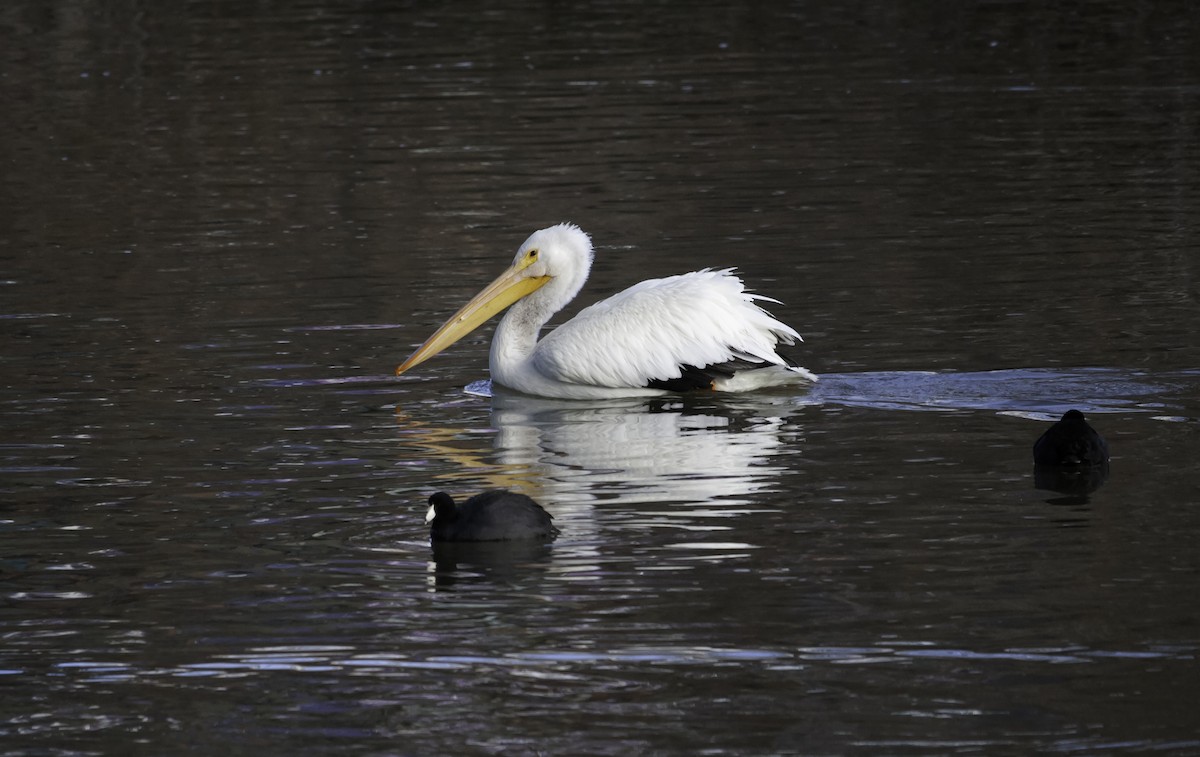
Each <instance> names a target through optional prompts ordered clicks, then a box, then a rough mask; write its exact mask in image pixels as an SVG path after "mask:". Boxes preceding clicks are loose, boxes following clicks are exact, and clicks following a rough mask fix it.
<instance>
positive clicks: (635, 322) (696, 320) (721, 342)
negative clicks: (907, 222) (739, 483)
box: [533, 268, 815, 388]
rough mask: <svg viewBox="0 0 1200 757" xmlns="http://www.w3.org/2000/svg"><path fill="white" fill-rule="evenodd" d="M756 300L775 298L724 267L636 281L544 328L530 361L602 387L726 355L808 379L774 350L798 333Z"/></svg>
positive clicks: (550, 372)
mask: <svg viewBox="0 0 1200 757" xmlns="http://www.w3.org/2000/svg"><path fill="white" fill-rule="evenodd" d="M756 300H765V301H769V302H777V301H776V300H772V299H770V298H769V297H762V296H760V295H754V294H750V293H749V292H747V291H746V288H745V286H744V285H743V284H742V281H741V279H739V278H738V277H737V276H735V275H734V274H733V269H731V268H730V269H725V270H719V271H714V270H710V269H705V270H703V271H696V272H694V273H685V274H683V275H681V276H671V277H668V278H665V279H650V280H648V281H643V282H641V283H639V284H635V285H634V286H632V287H630V288H628V289H626V290H625V291H623V292H619V293H618V294H615V295H613V296H612V297H609V298H608V299H606V300H603V301H601V302H597V303H596V304H595V305H592V306H590V307H587V308H585V309H583V310H582V311H580V313H579V315H577V316H575V317H574V318H572V319H571V320H570V321H568V322H567V323H564V324H563V325H561V326H559V327H558V328H557V329H555V330H553V331H551V332H550V333H549V334H547V335H546V336H545V337H544V338H543V339H542V340H541V341H540V342H538V345H537V348H536V349H535V350H534V354H533V365H534V367H535V369H536V370H537V371H538V372H539V373H541V374H542V375H543V376H545V377H547V378H550V379H553V380H557V381H564V382H568V383H572V384H584V385H592V386H604V387H644V386H646V384H647V382H649V381H652V380H656V379H657V380H668V379H674V378H679V377H680V376H681V375H682V373H683V366H693V367H695V368H704V367H706V366H712V365H719V364H721V363H727V362H729V361H731V360H743V361H748V362H750V363H759V364H764V365H767V364H772V365H776V366H780V367H781V368H784V369H786V370H787V371H790V372H792V373H793V374H798V375H793V376H792V378H793V379H795V378H801V377H802V378H805V379H809V380H813V379H815V377H814V376H813V375H812V374H811V373H809V372H808V371H805V370H804V369H802V368H794V367H791V366H789V365H788V363H787V361H786V360H784V359H783V358H782V357H780V356H779V355H778V354H777V353H776V351H775V347H776V345H777V344H778V343H779V342H783V343H785V344H793V343H795V342H796V341H797V340H799V339H800V335H799V334H797V333H796V331H795V330H794V329H793V328H791V327H790V326H788V325H787V324H784V323H782V322H780V321H778V320H776V319H775V318H774V316H772V315H771V314H770V313H768V312H767V311H765V310H763V309H762V308H761V307H759V306H758V305H756V304H755V301H756ZM718 388H726V387H721V386H719V385H718ZM730 388H732V387H730Z"/></svg>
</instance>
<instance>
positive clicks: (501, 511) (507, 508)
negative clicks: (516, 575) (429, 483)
mask: <svg viewBox="0 0 1200 757" xmlns="http://www.w3.org/2000/svg"><path fill="white" fill-rule="evenodd" d="M552 519H553V516H552V515H550V513H548V512H546V511H545V510H543V509H542V506H541V505H539V504H538V503H537V502H534V501H533V500H532V499H530V498H529V497H526V496H525V495H524V494H517V493H516V492H510V491H507V490H504V489H497V490H495V491H490V492H484V493H483V494H476V495H475V496H474V497H471V498H470V499H468V500H467V501H466V502H464V503H462V504H461V505H456V504H455V503H454V500H453V499H452V498H451V497H450V495H449V494H447V493H445V492H438V493H437V494H434V495H433V496H432V497H430V498H429V513H428V515H426V516H425V522H426V523H428V524H429V538H430V539H432V540H433V541H512V540H515V539H552V538H554V537H555V536H557V535H558V529H557V528H555V527H554V525H553V524H552V523H551V522H550V521H551V520H552Z"/></svg>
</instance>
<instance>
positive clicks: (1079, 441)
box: [1033, 410, 1108, 467]
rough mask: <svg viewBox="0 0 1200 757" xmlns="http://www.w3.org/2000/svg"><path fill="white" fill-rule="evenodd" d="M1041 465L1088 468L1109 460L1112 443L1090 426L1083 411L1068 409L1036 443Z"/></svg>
mask: <svg viewBox="0 0 1200 757" xmlns="http://www.w3.org/2000/svg"><path fill="white" fill-rule="evenodd" d="M1033 462H1034V463H1035V464H1037V465H1062V466H1075V467H1084V466H1089V465H1103V464H1104V463H1106V462H1108V442H1106V441H1104V437H1102V436H1100V434H1098V433H1096V429H1094V428H1092V427H1091V426H1089V425H1088V422H1087V421H1086V420H1084V417H1083V413H1081V412H1079V411H1078V410H1068V411H1067V412H1066V413H1064V414H1063V417H1062V420H1060V421H1059V422H1058V423H1055V424H1054V425H1053V426H1051V427H1050V428H1048V429H1046V433H1044V434H1042V435H1041V437H1040V438H1039V439H1038V440H1037V441H1036V442H1034V444H1033Z"/></svg>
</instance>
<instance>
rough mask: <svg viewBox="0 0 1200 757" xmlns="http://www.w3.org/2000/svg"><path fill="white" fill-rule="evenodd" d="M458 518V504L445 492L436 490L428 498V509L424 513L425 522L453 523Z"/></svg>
mask: <svg viewBox="0 0 1200 757" xmlns="http://www.w3.org/2000/svg"><path fill="white" fill-rule="evenodd" d="M457 518H458V505H456V504H454V498H453V497H451V496H450V495H449V494H447V493H446V492H437V493H436V494H434V495H432V496H431V497H430V498H429V511H428V512H426V513H425V522H426V523H428V524H434V523H447V524H449V523H453V522H454V521H455V520H456V519H457Z"/></svg>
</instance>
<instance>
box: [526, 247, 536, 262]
mask: <svg viewBox="0 0 1200 757" xmlns="http://www.w3.org/2000/svg"><path fill="white" fill-rule="evenodd" d="M525 257H526V258H527V259H528V260H529V262H530V263H532V262H534V261H535V260H537V258H538V251H537V250H530V251H529V252H527V253H526V254H525Z"/></svg>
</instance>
